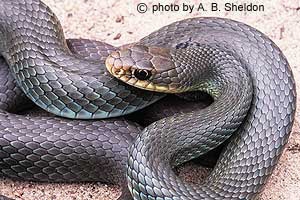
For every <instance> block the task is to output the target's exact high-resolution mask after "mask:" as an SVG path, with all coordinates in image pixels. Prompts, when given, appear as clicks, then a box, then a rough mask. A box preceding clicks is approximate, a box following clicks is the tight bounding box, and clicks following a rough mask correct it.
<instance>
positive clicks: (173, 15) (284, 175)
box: [0, 0, 300, 200]
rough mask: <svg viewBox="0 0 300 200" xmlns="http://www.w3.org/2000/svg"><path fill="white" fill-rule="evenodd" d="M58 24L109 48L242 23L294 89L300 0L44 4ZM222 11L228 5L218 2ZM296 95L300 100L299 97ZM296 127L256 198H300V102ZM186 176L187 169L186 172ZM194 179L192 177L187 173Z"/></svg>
mask: <svg viewBox="0 0 300 200" xmlns="http://www.w3.org/2000/svg"><path fill="white" fill-rule="evenodd" d="M44 2H45V3H46V4H47V5H49V6H50V8H51V9H52V10H53V11H54V12H55V13H56V14H57V16H58V18H59V19H60V21H61V23H62V25H63V28H64V31H65V34H66V37H67V38H92V39H97V40H101V41H104V42H107V43H110V44H113V45H122V44H126V43H131V42H134V41H137V40H138V39H140V38H142V37H143V36H146V35H148V34H149V33H151V32H152V31H154V30H156V29H158V28H160V27H162V26H164V25H167V24H169V23H171V22H174V21H177V20H180V19H185V18H191V17H196V16H217V17H226V18H231V19H235V20H238V21H242V22H244V23H247V24H249V25H251V26H253V27H255V28H257V29H259V30H261V31H262V32H264V33H265V34H267V35H268V36H269V37H270V38H271V39H273V40H274V41H275V43H276V44H277V45H278V46H279V47H280V48H281V50H282V51H283V52H284V54H285V55H286V57H287V59H288V61H289V63H290V65H291V67H292V69H293V71H294V76H295V79H296V82H297V85H298V88H297V91H298V94H300V92H299V88H300V87H299V85H300V67H299V63H300V34H299V33H300V1H298V0H297V1H296V0H273V1H255V0H250V1H247V2H252V3H254V4H255V3H259V2H261V3H263V5H264V11H263V12H244V11H243V12H225V11H223V9H222V11H218V12H212V11H209V7H210V4H211V3H214V2H215V1H213V0H202V1H201V2H202V3H203V6H204V7H205V8H206V9H207V10H208V11H206V12H204V11H200V12H197V11H194V12H192V13H188V12H183V11H169V12H167V11H165V12H156V13H152V12H151V10H149V11H148V12H146V13H144V14H140V13H139V12H137V5H138V4H139V3H141V1H138V0H133V1H132V0H122V1H121V0H101V1H100V0H76V1H74V0H44ZM218 2H219V5H220V6H221V5H222V4H224V3H227V2H238V1H230V0H227V1H218ZM143 3H146V4H147V5H148V6H149V7H151V5H155V4H158V3H163V4H169V3H176V4H178V5H181V4H182V3H186V4H189V5H192V4H193V5H198V4H199V2H197V1H189V0H184V1H180V0H173V1H146V0H144V1H143ZM299 96H300V95H299ZM297 103H298V109H297V113H296V122H295V125H294V129H293V132H292V134H291V137H290V140H289V143H288V145H287V148H286V150H285V152H284V154H283V156H282V157H281V159H280V163H279V164H278V166H277V168H276V170H275V171H274V173H273V175H272V177H271V179H270V180H269V182H268V184H267V185H266V187H265V190H264V191H263V192H262V194H261V195H260V197H259V198H258V199H260V200H284V199H290V200H299V199H300V190H299V188H300V167H299V166H300V132H299V117H300V113H299V98H298V100H297ZM185 171H189V170H185ZM191 174H193V173H191ZM118 192H119V190H118V188H117V187H112V186H107V185H102V184H98V183H94V184H41V183H28V182H15V181H11V180H3V181H1V182H0V193H1V194H4V195H7V196H9V197H13V198H16V199H26V200H27V199H28V200H30V199H32V200H34V199H64V200H69V199H70V200H74V199H100V200H109V199H116V198H117V196H118Z"/></svg>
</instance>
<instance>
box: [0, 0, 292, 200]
mask: <svg viewBox="0 0 300 200" xmlns="http://www.w3.org/2000/svg"><path fill="white" fill-rule="evenodd" d="M72 45H74V47H73V48H74V49H75V51H76V52H77V53H73V52H72V51H70V50H69V48H68V46H67V43H66V40H65V39H64V35H63V33H62V29H61V26H60V24H59V21H58V20H57V18H56V17H55V15H54V14H53V13H52V12H51V11H50V9H49V8H48V7H47V6H45V5H44V4H43V3H42V2H40V1H39V0H28V1H25V0H7V1H6V0H3V1H1V2H0V52H1V54H2V56H3V57H4V58H5V60H6V62H7V63H8V65H9V67H10V70H11V72H12V74H13V77H14V78H15V80H16V82H17V85H18V86H19V87H20V88H21V89H22V91H23V92H24V93H25V94H26V96H27V97H28V98H29V99H30V100H32V101H33V102H34V103H35V104H36V105H38V106H39V107H41V108H43V109H44V110H47V111H49V112H51V113H53V114H55V115H58V116H61V117H66V118H77V119H97V118H98V119H99V118H108V117H115V116H120V115H125V114H128V113H131V112H134V111H136V110H139V109H141V108H144V107H145V106H147V105H149V104H152V103H154V102H155V101H157V100H159V99H161V98H162V97H163V96H164V94H160V93H154V92H149V91H143V90H140V89H137V88H134V87H131V86H129V85H127V84H125V83H122V82H121V81H118V80H116V79H115V78H114V77H113V76H111V75H110V74H109V73H108V71H107V70H106V69H105V66H104V59H105V58H106V57H107V56H108V55H109V54H110V53H111V52H112V51H114V50H116V49H115V48H114V47H112V46H109V45H105V44H101V43H95V42H92V41H82V40H78V41H77V40H73V41H70V42H69V46H71V47H72ZM138 45H140V46H138ZM138 45H137V46H135V47H129V53H131V54H130V56H129V57H126V56H128V55H129V53H128V52H127V51H126V50H125V51H119V54H118V56H114V54H111V55H113V57H114V59H116V60H119V61H120V58H121V60H122V59H123V61H126V62H127V63H128V59H129V58H133V61H134V62H135V63H134V65H136V66H138V67H144V68H147V67H148V66H149V65H148V64H149V62H142V61H143V59H145V58H143V57H142V56H141V55H149V54H148V53H150V55H151V56H150V57H147V58H148V59H151V63H152V64H153V66H158V68H155V70H154V68H153V69H151V70H154V71H155V72H158V73H156V74H155V75H154V73H152V72H154V71H151V75H152V76H151V78H149V77H150V75H149V74H147V75H149V76H147V78H149V81H152V82H151V83H147V84H146V82H145V80H142V82H140V80H136V81H133V80H131V81H129V82H130V84H132V85H135V84H136V83H143V84H142V85H141V84H139V86H138V87H145V89H148V90H155V91H158V89H161V88H164V89H165V88H168V89H169V90H171V89H172V88H175V86H176V88H178V87H180V86H179V85H182V84H183V85H184V84H185V85H184V88H193V89H194V90H196V89H197V90H198V89H200V90H203V91H205V92H207V93H209V94H210V95H211V96H213V97H214V100H215V101H214V103H213V104H212V105H211V106H209V107H207V108H206V109H203V110H195V111H192V112H189V113H185V114H182V113H180V114H175V115H174V116H171V117H167V118H164V119H161V120H159V121H156V122H154V123H152V124H151V125H150V126H148V127H146V128H145V129H144V130H143V131H142V132H141V134H140V135H138V133H139V132H140V131H141V130H142V128H141V127H140V126H138V125H137V124H135V123H133V122H129V121H128V120H125V119H118V118H115V119H108V120H71V119H66V118H60V117H55V116H23V115H18V114H13V113H10V112H7V111H10V110H13V109H14V108H15V107H16V106H20V99H21V92H19V90H18V89H17V87H16V86H15V84H14V82H13V81H12V78H11V77H8V78H7V77H1V78H2V79H1V81H2V80H8V81H3V82H4V85H5V87H4V88H1V92H2V93H1V94H2V95H3V96H4V97H9V98H3V99H1V104H0V105H1V109H2V110H1V113H0V129H1V133H0V170H1V171H0V172H1V173H2V174H3V175H5V176H9V177H12V178H22V179H27V180H39V181H102V182H108V183H117V184H120V185H125V180H126V178H125V172H126V167H125V165H126V163H127V161H128V157H127V153H128V148H129V147H130V146H131V144H132V142H133V141H134V143H133V145H132V146H131V148H130V151H129V153H130V156H129V161H128V168H127V174H128V178H127V179H128V185H129V188H130V192H131V195H132V196H133V197H134V199H164V200H170V199H208V198H209V199H251V198H253V197H254V196H255V195H256V194H257V193H258V192H259V191H261V188H262V186H263V185H264V183H265V182H266V180H267V177H269V175H270V174H271V172H272V170H273V168H274V166H275V165H276V163H277V161H278V158H279V157H280V155H281V153H282V150H283V147H284V145H285V144H286V142H287V139H288V137H289V134H290V132H291V128H292V124H293V120H294V114H295V107H296V100H295V99H296V92H295V83H294V80H293V76H292V72H291V69H290V67H289V65H288V62H287V60H286V58H285V57H284V55H283V54H282V52H281V51H280V49H279V48H278V47H277V46H276V45H275V44H274V43H273V42H272V41H271V40H270V39H269V38H267V37H266V36H265V35H264V34H262V33H261V32H259V31H257V30H255V29H254V28H251V27H249V26H247V25H245V24H243V23H240V22H236V21H232V20H228V19H221V18H194V19H187V20H183V21H179V22H175V23H173V24H170V25H168V26H166V27H163V28H161V29H160V30H158V31H156V32H154V33H152V34H150V35H149V36H147V37H145V38H143V39H142V40H141V41H139V42H138ZM141 46H142V47H141ZM143 46H146V47H143ZM148 47H149V48H148ZM74 49H73V50H74ZM81 50H82V52H81ZM95 52H96V53H95ZM124 52H125V53H124ZM126 52H127V53H126ZM166 52H167V53H166ZM99 54H100V55H99ZM153 54H154V56H153ZM124 55H125V56H124ZM166 55H169V57H167V58H168V59H163V60H159V59H161V58H165V56H166ZM156 58H159V59H156ZM139 59H141V60H139ZM158 60H159V62H156V61H158ZM119 61H116V62H114V61H112V60H108V61H107V64H114V65H117V66H118V67H121V65H124V63H122V64H119ZM162 61H164V62H162ZM170 61H172V62H170ZM110 62H113V63H110ZM145 63H146V64H145ZM123 67H124V66H123ZM126 67H127V68H128V66H126ZM160 69H161V71H160ZM1 70H2V73H1V74H7V69H1ZM136 70H137V69H136ZM147 70H148V68H147ZM113 71H116V70H111V71H110V72H113ZM122 72H123V71H122ZM125 74H126V73H125ZM133 74H135V76H136V77H140V78H141V77H142V76H139V75H137V74H136V72H135V73H133ZM175 75H177V76H179V78H178V77H177V78H176V77H175ZM187 75H191V76H187ZM118 78H120V79H121V77H118ZM168 78H169V79H168ZM125 79H126V80H125ZM142 79H143V78H142ZM121 80H122V79H121ZM128 80H129V78H123V81H125V82H126V81H128ZM183 80H187V81H190V82H185V83H181V81H183ZM191 83H193V84H191ZM158 84H160V85H158ZM182 87H183V86H182ZM183 90H184V89H182V88H181V92H182V91H183ZM184 91H187V89H186V90H184ZM15 94H17V95H16V97H15ZM17 97H18V98H17ZM224 114H225V115H224ZM233 132H234V135H233V136H232V137H231V134H232V133H233ZM137 135H138V136H137ZM229 137H231V138H230V141H229V144H228V145H227V146H226V147H225V148H224V150H223V152H222V154H221V156H220V159H219V160H218V162H217V165H216V166H215V168H214V170H213V172H212V173H211V174H210V176H209V177H208V178H207V180H206V181H205V182H204V184H203V185H200V186H199V185H197V186H195V185H192V184H190V183H185V182H183V181H182V180H181V179H179V178H178V177H177V176H176V175H175V174H174V173H173V171H172V168H173V166H175V165H178V164H181V163H183V162H185V161H187V160H190V159H192V158H194V157H197V156H199V155H201V154H203V153H206V152H207V151H209V150H211V149H213V148H215V147H216V146H218V145H220V143H221V142H223V141H224V140H226V139H228V138H229ZM134 138H136V139H134ZM121 198H124V199H126V198H129V197H128V196H125V195H124V196H122V197H121Z"/></svg>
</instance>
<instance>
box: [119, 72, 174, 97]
mask: <svg viewBox="0 0 300 200" xmlns="http://www.w3.org/2000/svg"><path fill="white" fill-rule="evenodd" d="M117 78H118V79H120V80H121V81H123V82H125V83H127V84H128V85H131V86H133V87H137V88H140V89H143V90H149V91H153V92H162V93H178V90H177V89H175V88H174V89H172V88H170V87H169V86H162V85H155V84H153V83H152V82H150V81H147V80H144V81H143V80H138V79H136V78H133V77H128V76H118V77H117Z"/></svg>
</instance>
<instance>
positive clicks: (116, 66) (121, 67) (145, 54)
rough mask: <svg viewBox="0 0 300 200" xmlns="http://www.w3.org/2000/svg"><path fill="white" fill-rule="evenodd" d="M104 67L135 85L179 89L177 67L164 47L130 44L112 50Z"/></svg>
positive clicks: (168, 50)
mask: <svg viewBox="0 0 300 200" xmlns="http://www.w3.org/2000/svg"><path fill="white" fill-rule="evenodd" d="M106 68H107V69H108V71H109V72H110V73H111V74H112V75H113V76H114V77H116V78H117V79H119V80H121V81H123V82H125V83H127V84H129V85H132V86H134V87H138V88H141V89H144V90H150V91H156V92H168V93H178V92H179V91H178V88H179V87H178V83H177V82H176V78H175V76H176V75H177V72H176V66H175V64H174V62H173V61H172V54H171V50H170V49H167V48H160V47H146V46H142V45H134V46H129V47H126V48H123V49H120V50H117V51H115V52H113V53H111V54H110V55H109V56H108V58H107V59H106ZM171 75H172V76H171ZM171 79H173V81H172V80H171ZM174 80H175V81H174Z"/></svg>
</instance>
